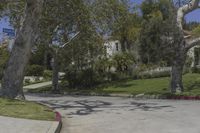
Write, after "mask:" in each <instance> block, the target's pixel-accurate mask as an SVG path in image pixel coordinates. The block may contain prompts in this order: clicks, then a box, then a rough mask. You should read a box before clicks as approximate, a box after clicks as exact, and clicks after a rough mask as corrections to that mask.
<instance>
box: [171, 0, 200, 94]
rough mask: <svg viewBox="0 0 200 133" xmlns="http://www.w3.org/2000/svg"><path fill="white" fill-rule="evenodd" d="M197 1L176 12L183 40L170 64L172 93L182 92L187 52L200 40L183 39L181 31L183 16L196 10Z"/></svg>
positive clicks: (181, 31)
mask: <svg viewBox="0 0 200 133" xmlns="http://www.w3.org/2000/svg"><path fill="white" fill-rule="evenodd" d="M199 1H200V0H191V1H190V2H189V3H188V4H186V5H184V6H182V7H180V8H179V9H178V10H177V17H176V22H177V27H178V28H179V31H180V33H182V36H183V38H182V41H181V43H180V44H179V48H178V49H177V50H176V55H175V58H174V61H173V64H172V72H171V82H170V89H171V92H172V93H176V92H183V91H184V87H183V83H182V74H183V67H184V65H185V60H186V56H187V52H188V50H189V49H190V48H192V47H194V46H196V45H198V44H199V43H200V38H192V39H190V38H189V39H188V38H186V37H184V29H183V20H184V17H185V15H186V14H188V13H190V12H192V11H194V10H196V9H198V8H199Z"/></svg>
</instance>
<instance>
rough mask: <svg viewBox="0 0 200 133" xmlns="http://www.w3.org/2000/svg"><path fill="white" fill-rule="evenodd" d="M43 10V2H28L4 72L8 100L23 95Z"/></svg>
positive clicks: (3, 90) (28, 0)
mask: <svg viewBox="0 0 200 133" xmlns="http://www.w3.org/2000/svg"><path fill="white" fill-rule="evenodd" d="M42 9H43V0H26V2H25V10H24V15H23V16H22V19H21V23H20V28H19V29H18V31H17V36H16V39H15V42H14V47H13V49H12V52H11V54H10V58H9V61H8V63H7V66H6V69H5V71H4V76H3V80H2V90H1V91H2V95H3V96H5V97H8V98H15V97H17V96H20V97H21V98H24V94H23V89H22V88H23V79H24V72H25V68H26V65H27V63H28V60H29V57H30V53H31V49H32V46H33V45H34V42H35V39H36V37H37V35H38V34H37V33H38V32H37V31H38V24H39V20H40V16H41V13H42Z"/></svg>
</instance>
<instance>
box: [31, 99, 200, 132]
mask: <svg viewBox="0 0 200 133" xmlns="http://www.w3.org/2000/svg"><path fill="white" fill-rule="evenodd" d="M27 99H29V100H34V101H40V102H43V103H45V104H48V105H51V106H52V107H54V108H55V109H56V110H58V111H59V112H61V114H62V116H63V128H62V132H61V133H200V102H199V101H173V100H134V99H129V98H119V97H84V96H78V97H72V96H46V97H44V96H27Z"/></svg>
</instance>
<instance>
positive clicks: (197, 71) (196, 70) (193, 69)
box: [191, 67, 200, 73]
mask: <svg viewBox="0 0 200 133" xmlns="http://www.w3.org/2000/svg"><path fill="white" fill-rule="evenodd" d="M191 71H192V73H200V68H199V67H193V68H191Z"/></svg>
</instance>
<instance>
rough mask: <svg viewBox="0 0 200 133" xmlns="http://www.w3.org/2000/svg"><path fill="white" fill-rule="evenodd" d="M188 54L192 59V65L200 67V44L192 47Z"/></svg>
mask: <svg viewBox="0 0 200 133" xmlns="http://www.w3.org/2000/svg"><path fill="white" fill-rule="evenodd" d="M188 56H189V57H190V58H191V59H192V67H195V66H197V67H200V46H196V47H194V48H192V49H190V50H189V52H188Z"/></svg>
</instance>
